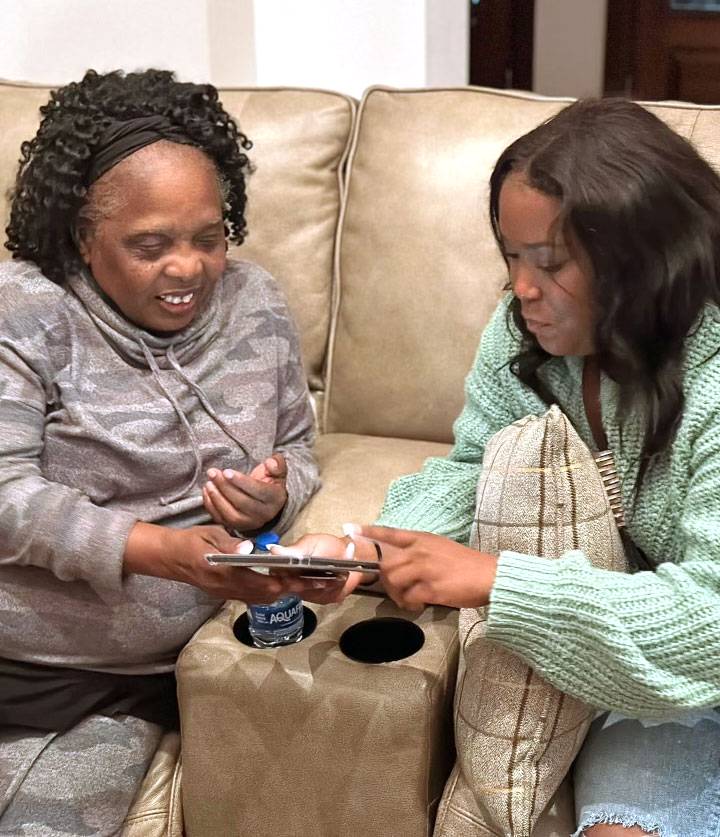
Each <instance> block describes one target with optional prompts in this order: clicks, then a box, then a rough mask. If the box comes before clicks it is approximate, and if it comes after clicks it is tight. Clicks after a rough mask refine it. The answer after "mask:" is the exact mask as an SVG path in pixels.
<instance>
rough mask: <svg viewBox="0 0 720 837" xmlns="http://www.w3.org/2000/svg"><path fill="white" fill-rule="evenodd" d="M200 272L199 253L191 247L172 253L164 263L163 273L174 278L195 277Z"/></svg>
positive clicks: (200, 273)
mask: <svg viewBox="0 0 720 837" xmlns="http://www.w3.org/2000/svg"><path fill="white" fill-rule="evenodd" d="M202 273H203V262H202V259H201V258H200V255H199V253H197V251H195V250H194V249H192V248H188V249H187V250H178V251H176V252H175V253H172V254H171V257H170V259H169V261H168V262H167V264H166V265H165V274H166V275H167V276H172V277H173V278H175V279H195V278H197V277H198V276H201V275H202Z"/></svg>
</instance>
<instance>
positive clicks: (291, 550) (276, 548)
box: [269, 543, 305, 558]
mask: <svg viewBox="0 0 720 837" xmlns="http://www.w3.org/2000/svg"><path fill="white" fill-rule="evenodd" d="M269 549H270V552H271V553H272V554H273V555H292V556H293V557H295V558H302V557H303V555H304V554H305V553H304V552H303V551H302V549H298V548H297V547H295V546H281V545H280V544H279V543H278V544H275V543H274V544H271V545H270V547H269Z"/></svg>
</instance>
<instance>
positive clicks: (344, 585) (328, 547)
mask: <svg viewBox="0 0 720 837" xmlns="http://www.w3.org/2000/svg"><path fill="white" fill-rule="evenodd" d="M270 549H271V551H272V552H273V554H275V555H283V554H285V555H288V554H293V553H295V554H301V555H318V556H321V557H327V558H340V557H342V558H352V557H353V555H354V553H355V549H354V544H352V543H351V542H350V541H349V539H348V538H337V537H335V535H324V534H314V535H303V537H302V538H300V540H299V541H297V542H296V543H294V544H292V545H291V546H271V547H270ZM297 580H298V582H302V583H303V584H304V585H305V588H304V592H303V593H298V595H299V596H302V598H303V599H305V600H307V601H310V602H315V603H316V604H331V603H339V602H341V601H343V600H344V599H345V598H347V596H349V595H350V593H352V592H353V590H354V589H355V588H356V587H357V586H358V584H360V583H362V581H363V580H364V575H363V573H343V574H340V575H336V576H334V577H330V578H317V579H315V578H313V579H307V578H298V579H297Z"/></svg>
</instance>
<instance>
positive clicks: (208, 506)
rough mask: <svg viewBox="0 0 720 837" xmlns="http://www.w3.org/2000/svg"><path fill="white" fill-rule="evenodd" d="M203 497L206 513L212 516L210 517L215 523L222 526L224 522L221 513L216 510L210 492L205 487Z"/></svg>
mask: <svg viewBox="0 0 720 837" xmlns="http://www.w3.org/2000/svg"><path fill="white" fill-rule="evenodd" d="M202 497H203V505H204V506H205V511H206V512H207V513H208V514H209V515H210V517H211V518H212V519H213V520H214V521H215V523H220V524H222V522H223V520H222V518H221V516H220V513H219V512H218V510H217V509H216V508H215V503H213V499H212V497H211V496H210V492H209V491H208V490H207V488H205V486H203V489H202Z"/></svg>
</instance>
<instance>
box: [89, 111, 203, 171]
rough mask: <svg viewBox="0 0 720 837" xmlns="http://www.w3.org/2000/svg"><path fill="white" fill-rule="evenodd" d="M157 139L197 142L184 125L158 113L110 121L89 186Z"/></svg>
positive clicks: (92, 166)
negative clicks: (191, 137)
mask: <svg viewBox="0 0 720 837" xmlns="http://www.w3.org/2000/svg"><path fill="white" fill-rule="evenodd" d="M158 140H169V141H170V142H177V143H181V144H182V145H194V143H193V141H192V140H191V139H190V137H188V135H187V134H186V133H185V132H184V131H183V130H182V129H181V128H178V126H177V125H173V124H172V122H170V120H169V119H166V117H164V116H160V115H159V114H157V115H154V116H138V117H136V118H135V119H126V120H125V121H123V122H119V121H113V122H111V123H110V125H108V127H107V129H106V130H105V133H104V134H103V135H102V137H100V140H99V142H98V144H97V145H96V146H95V149H94V152H93V156H92V159H91V160H90V168H89V170H88V174H87V185H88V186H90V185H91V184H92V183H94V182H95V181H96V180H97V179H98V178H99V177H102V175H104V174H105V172H106V171H109V170H110V169H111V168H112V167H113V166H114V165H116V164H117V163H119V162H120V161H121V160H124V159H125V158H126V157H129V156H130V155H131V154H133V153H134V152H135V151H139V150H140V149H141V148H144V147H145V146H146V145H151V144H152V143H154V142H158Z"/></svg>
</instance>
